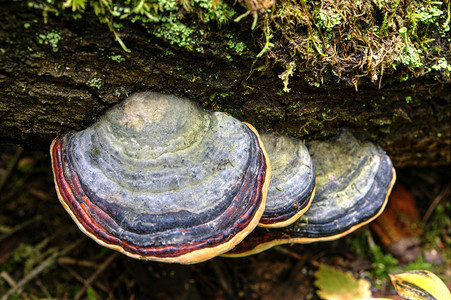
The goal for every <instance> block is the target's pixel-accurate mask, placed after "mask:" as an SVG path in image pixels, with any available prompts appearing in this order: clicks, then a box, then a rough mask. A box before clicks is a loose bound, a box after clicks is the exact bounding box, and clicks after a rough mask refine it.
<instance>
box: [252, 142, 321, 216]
mask: <svg viewBox="0 0 451 300" xmlns="http://www.w3.org/2000/svg"><path fill="white" fill-rule="evenodd" d="M260 137H261V139H262V142H263V144H264V145H265V148H266V151H267V152H268V155H269V158H270V161H271V182H270V185H269V188H268V196H267V200H266V207H265V214H267V213H270V212H273V211H279V210H281V209H289V208H290V207H293V205H294V204H295V203H297V201H298V200H299V199H305V197H310V195H311V193H312V190H313V188H314V185H315V171H314V167H313V161H312V159H311V157H310V154H309V152H308V150H307V147H306V146H305V144H304V143H303V142H302V141H301V140H297V139H293V138H290V137H287V136H275V135H272V134H262V135H260ZM306 201H307V200H306Z"/></svg>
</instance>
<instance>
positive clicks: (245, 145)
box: [51, 93, 270, 263]
mask: <svg viewBox="0 0 451 300" xmlns="http://www.w3.org/2000/svg"><path fill="white" fill-rule="evenodd" d="M51 156H52V167H53V172H54V178H55V185H56V190H57V194H58V197H59V199H60V201H61V203H62V204H63V206H64V208H65V209H66V210H67V212H68V213H69V214H70V215H71V217H72V219H73V220H74V221H75V222H76V224H77V225H78V227H79V228H80V229H81V230H82V231H83V232H84V233H86V234H87V235H88V236H89V237H91V238H92V239H94V240H95V241H96V242H98V243H99V244H101V245H103V246H106V247H109V248H112V249H115V250H117V251H120V252H122V253H124V254H126V255H128V256H131V257H134V258H138V259H146V260H156V261H164V262H179V263H195V262H200V261H204V260H207V259H209V258H211V257H214V256H216V255H218V254H221V253H223V252H226V251H227V250H229V249H230V248H232V247H233V246H234V245H235V244H237V243H238V242H240V241H241V240H242V239H243V238H244V237H245V236H246V235H247V234H248V233H249V232H251V231H252V230H253V229H254V227H255V226H256V225H257V223H258V220H259V219H260V217H261V214H262V213H263V210H264V205H265V197H266V192H267V188H268V182H269V176H270V167H269V161H268V159H267V156H266V153H265V150H264V148H263V146H262V143H261V141H260V139H259V136H258V134H257V132H256V131H255V129H254V128H253V127H252V126H250V125H245V124H243V123H241V122H239V121H238V120H236V119H234V118H232V117H230V116H228V115H226V114H223V113H211V112H207V111H204V110H202V109H201V108H199V107H198V106H197V105H196V104H195V103H193V102H190V101H188V100H186V99H181V98H177V97H174V96H168V95H162V94H157V93H137V94H134V95H132V96H131V97H129V98H128V99H126V100H125V101H124V102H122V103H121V104H119V105H116V106H115V107H113V108H112V109H110V110H109V111H107V113H106V114H105V115H104V116H103V117H102V118H100V119H99V121H98V122H97V123H95V124H94V125H92V126H91V127H89V128H87V129H85V130H83V131H80V132H71V133H67V134H64V135H62V136H59V137H57V138H56V139H55V140H54V141H53V143H52V145H51Z"/></svg>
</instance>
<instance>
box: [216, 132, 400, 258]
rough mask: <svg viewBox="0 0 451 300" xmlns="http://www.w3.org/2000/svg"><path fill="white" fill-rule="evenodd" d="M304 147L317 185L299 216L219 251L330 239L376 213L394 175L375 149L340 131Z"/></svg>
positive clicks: (247, 250) (237, 254) (236, 251)
mask: <svg viewBox="0 0 451 300" xmlns="http://www.w3.org/2000/svg"><path fill="white" fill-rule="evenodd" d="M309 151H310V154H311V156H312V159H313V163H314V165H315V169H316V175H317V188H316V193H315V196H314V199H313V201H312V204H311V206H310V208H309V210H308V211H307V212H306V213H305V214H304V216H305V219H303V220H299V221H297V222H295V223H294V224H292V225H290V226H287V227H284V228H277V229H273V228H271V229H264V228H256V229H255V230H254V231H253V232H252V233H251V234H250V235H249V236H248V237H247V238H246V239H244V240H243V241H242V242H241V243H240V244H238V245H237V246H236V247H235V248H234V249H232V250H231V251H229V252H228V253H226V254H224V256H227V257H241V256H247V255H251V254H255V253H259V252H261V251H264V250H266V249H268V248H271V247H273V246H276V245H280V244H287V243H311V242H316V241H329V240H334V239H337V238H340V237H342V236H344V235H346V234H349V233H351V232H352V231H354V230H356V229H357V228H359V227H361V226H363V225H365V224H367V223H369V222H371V221H372V220H373V219H375V218H376V217H377V216H378V215H379V214H381V213H382V211H383V210H384V208H385V205H386V203H387V200H388V196H389V195H390V191H391V189H392V187H393V185H394V183H395V178H396V174H395V169H394V168H393V165H392V162H391V160H390V158H389V157H388V156H387V155H386V154H385V152H384V151H383V150H382V149H381V148H379V147H377V146H375V145H373V144H371V143H369V142H367V143H360V142H358V141H357V140H356V139H355V138H354V137H353V136H352V135H351V134H350V133H349V132H348V131H343V132H342V133H341V134H340V135H339V136H338V137H336V138H335V139H333V140H331V141H327V142H317V141H314V142H312V143H311V145H310V146H309ZM304 216H303V218H304ZM301 219H302V218H301Z"/></svg>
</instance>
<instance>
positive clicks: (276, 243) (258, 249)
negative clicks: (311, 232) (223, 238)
mask: <svg viewBox="0 0 451 300" xmlns="http://www.w3.org/2000/svg"><path fill="white" fill-rule="evenodd" d="M392 170H393V177H392V180H391V182H390V186H389V188H388V190H387V194H386V196H385V201H384V203H383V204H382V206H381V208H380V209H379V211H378V212H377V213H376V214H375V215H374V216H373V217H371V218H370V219H368V220H366V221H365V222H362V223H359V224H356V225H354V226H352V227H351V228H349V229H348V230H346V231H344V232H342V233H339V234H336V235H332V236H328V237H317V238H306V237H302V238H287V239H275V240H272V241H269V242H267V243H262V244H259V245H257V246H256V247H255V248H253V249H251V250H249V251H246V252H241V253H236V254H235V253H225V254H222V255H221V256H223V257H230V258H235V257H245V256H249V255H253V254H257V253H260V252H263V251H265V250H267V249H270V248H272V247H274V246H279V245H283V244H310V243H313V242H327V241H333V240H336V239H339V238H341V237H343V236H345V235H348V234H350V233H351V232H353V231H355V230H357V229H358V228H360V227H362V226H365V225H366V224H368V223H370V222H371V221H373V220H374V219H376V218H377V217H379V215H380V214H381V213H382V212H383V211H384V209H385V206H386V205H387V203H388V197H389V196H390V194H391V190H392V188H393V186H394V184H395V182H396V171H395V168H392Z"/></svg>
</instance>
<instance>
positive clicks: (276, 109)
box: [0, 1, 451, 167]
mask: <svg viewBox="0 0 451 300" xmlns="http://www.w3.org/2000/svg"><path fill="white" fill-rule="evenodd" d="M28 3H32V2H28ZM0 4H1V7H2V9H1V10H0V20H1V21H0V87H1V89H0V96H1V97H0V139H1V141H2V142H12V143H18V144H20V145H22V146H24V147H27V148H35V149H38V150H45V151H47V148H48V146H49V145H50V142H51V141H52V139H53V138H54V137H55V136H56V135H57V134H59V133H61V132H65V131H68V130H80V129H83V128H85V127H87V126H89V125H90V124H92V123H93V122H94V121H95V120H96V118H98V117H99V116H100V115H102V113H103V112H104V111H105V110H106V109H107V108H108V107H110V106H112V105H114V104H115V103H117V102H119V101H121V100H123V99H124V98H126V97H127V95H130V94H131V93H133V92H136V91H159V92H163V93H170V94H176V95H178V96H182V97H186V98H189V99H192V100H194V101H197V102H198V103H200V105H202V106H203V107H204V108H206V109H209V110H218V111H224V112H226V113H229V114H231V115H233V116H235V117H236V118H238V119H240V120H242V121H246V122H249V123H251V124H253V125H254V126H255V127H256V128H257V130H259V131H261V132H276V133H280V134H288V135H291V136H296V137H300V138H302V139H305V140H307V141H309V140H312V139H325V138H328V137H331V136H333V135H335V134H336V133H338V131H339V129H340V128H342V127H347V128H349V129H350V130H351V132H353V133H354V134H355V135H356V136H357V137H358V138H361V139H368V140H371V141H373V142H375V143H377V144H379V145H380V146H381V147H382V148H384V149H385V150H386V151H387V152H388V153H389V155H390V156H391V157H392V159H393V162H394V164H395V165H396V166H397V167H402V166H408V165H409V166H425V165H429V166H430V165H444V164H449V163H450V140H451V133H450V95H449V91H450V87H451V83H450V80H449V78H444V80H443V78H442V80H441V81H440V82H439V81H438V80H436V79H435V78H434V75H431V74H428V75H426V76H422V77H418V78H411V79H409V80H407V81H402V82H401V81H400V78H405V77H403V74H404V73H403V72H404V71H403V70H399V71H398V72H395V73H394V74H390V75H383V78H381V79H380V80H378V81H377V82H376V83H373V82H371V79H369V78H368V77H364V78H362V79H361V80H360V83H359V85H358V86H357V85H356V81H355V80H348V79H346V78H344V77H343V78H338V77H336V76H335V75H332V74H325V75H324V79H323V81H322V82H321V81H318V82H316V83H315V82H312V79H311V77H308V76H304V75H305V73H303V72H302V71H300V72H297V73H296V72H295V73H294V74H293V75H292V76H288V75H287V77H288V79H289V83H288V86H287V87H288V88H289V89H290V91H289V92H288V91H287V90H285V91H284V84H283V81H282V80H281V78H280V76H279V75H281V74H283V73H284V72H285V73H286V71H287V65H286V64H283V63H282V62H280V61H279V62H275V61H274V60H273V61H270V58H269V57H268V56H267V57H266V59H265V58H260V59H256V55H257V53H259V52H260V50H261V48H259V46H261V44H259V43H258V42H255V40H252V39H253V38H255V35H256V34H255V32H253V31H252V30H251V28H250V27H251V22H252V18H250V19H249V20H246V21H244V22H239V23H235V22H230V23H228V25H227V26H226V27H224V26H223V27H221V28H219V27H210V28H209V30H211V31H218V32H221V33H222V34H223V33H224V32H233V33H234V34H235V35H239V36H240V37H242V38H244V39H247V40H248V45H249V46H248V47H249V49H248V50H247V51H246V52H245V53H244V54H243V55H230V56H228V55H226V56H225V55H224V53H225V52H227V50H228V49H229V48H228V47H230V45H229V46H227V45H226V42H224V40H220V39H210V40H209V41H208V44H203V50H202V51H201V52H196V51H192V49H189V47H188V48H187V47H185V48H181V47H178V46H175V45H171V42H169V41H168V40H165V39H164V38H159V37H156V36H155V35H149V33H148V31H147V29H146V27H144V26H141V25H139V24H137V23H132V22H124V23H123V24H124V25H123V27H122V28H121V32H120V37H121V40H122V41H123V42H124V44H125V45H126V47H127V48H128V49H129V50H130V52H125V51H124V50H123V48H121V45H120V44H119V43H118V42H117V41H115V39H114V33H113V32H112V31H111V30H110V29H109V28H108V26H107V25H106V24H101V23H99V22H98V21H97V18H96V16H95V15H94V14H92V13H88V12H87V13H86V14H84V15H83V18H82V19H81V20H74V18H76V17H74V16H75V15H72V14H69V13H59V14H57V15H55V14H54V13H52V12H51V11H50V12H48V11H47V10H46V7H45V6H37V5H34V6H33V5H27V3H21V2H10V1H3V2H0ZM205 35H208V32H207V33H205ZM448 37H449V33H448ZM277 38H278V37H275V38H274V41H272V42H273V43H276V42H277V41H278V40H277ZM260 67H262V68H263V67H264V71H255V72H253V71H252V70H257V69H262V68H260ZM286 74H287V73H286ZM354 78H356V77H354ZM356 87H357V88H358V91H357V90H356Z"/></svg>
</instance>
